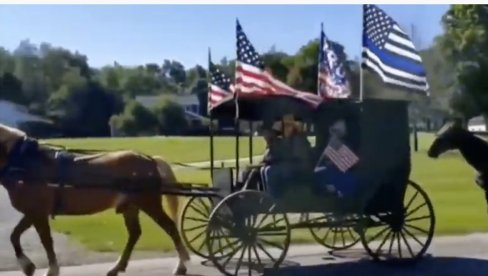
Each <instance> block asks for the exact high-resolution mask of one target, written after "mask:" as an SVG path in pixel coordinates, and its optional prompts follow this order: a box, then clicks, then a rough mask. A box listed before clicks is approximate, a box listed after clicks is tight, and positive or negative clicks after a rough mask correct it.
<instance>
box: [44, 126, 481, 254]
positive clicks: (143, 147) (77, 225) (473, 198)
mask: <svg viewBox="0 0 488 276" xmlns="http://www.w3.org/2000/svg"><path fill="white" fill-rule="evenodd" d="M419 138H420V140H419V141H420V144H419V145H420V150H419V152H416V153H412V164H413V171H412V175H411V179H412V180H414V181H415V182H417V183H419V184H420V185H421V186H422V187H423V188H424V189H425V190H426V191H427V193H428V194H429V197H430V198H431V200H432V202H433V204H434V208H435V212H436V217H437V224H436V234H437V235H440V234H462V233H470V232H482V231H487V230H488V220H487V213H486V204H485V202H484V195H483V193H482V192H481V190H480V189H479V188H478V187H477V186H476V185H475V184H474V181H473V180H474V175H475V174H474V171H473V170H472V169H471V168H470V167H469V166H468V165H467V164H465V163H464V160H462V158H461V157H460V155H459V154H458V153H448V154H446V155H445V156H443V157H441V158H440V159H438V160H432V159H429V158H428V157H427V156H426V150H427V148H428V147H429V145H430V144H431V142H432V139H433V137H432V135H428V134H421V135H420V137H419ZM48 142H49V143H60V144H64V145H67V146H69V147H75V148H96V149H99V148H100V149H126V148H127V149H134V150H140V151H142V152H145V153H151V154H157V155H161V156H164V157H165V158H167V159H168V160H170V161H177V162H190V161H202V160H208V139H207V138H117V139H73V140H49V141H48ZM241 142H242V145H241V148H240V150H241V156H247V152H248V149H247V145H248V144H247V142H248V139H247V138H242V139H241ZM215 144H216V158H217V159H220V158H224V159H225V158H233V156H234V147H235V144H234V139H233V138H223V137H219V138H216V143H215ZM255 145H257V146H255V150H254V154H260V153H261V152H262V149H263V146H264V145H263V143H262V141H261V140H260V138H258V139H257V140H256V142H255ZM177 174H178V179H179V180H180V181H184V182H197V183H208V182H209V175H208V172H205V171H195V170H184V171H177ZM183 203H184V200H182V203H181V205H183ZM141 223H142V229H143V234H142V237H141V239H140V241H139V243H138V245H137V249H138V250H164V251H169V250H172V249H173V246H172V244H171V242H170V241H169V239H168V237H167V236H166V234H164V233H163V232H161V231H160V230H159V228H157V227H156V226H155V225H154V223H152V222H151V221H149V219H148V218H147V217H146V216H145V215H142V217H141ZM53 228H54V230H56V231H58V232H62V233H67V234H69V235H70V236H71V237H72V238H74V239H75V240H78V241H80V242H81V243H82V244H84V245H85V246H87V247H88V248H90V249H92V250H97V251H114V250H115V251H119V250H121V249H122V248H123V246H124V244H125V241H126V237H127V234H126V231H125V227H124V225H123V220H122V218H121V217H119V216H116V215H115V214H114V212H113V210H112V211H107V212H104V213H101V214H97V215H92V216H82V217H58V218H57V219H56V220H55V221H53ZM292 236H293V239H294V240H295V241H300V242H303V241H310V240H311V236H310V235H309V234H308V233H307V231H306V230H303V231H302V230H300V231H296V232H293V234H292Z"/></svg>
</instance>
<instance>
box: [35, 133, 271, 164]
mask: <svg viewBox="0 0 488 276" xmlns="http://www.w3.org/2000/svg"><path fill="white" fill-rule="evenodd" d="M239 139H240V141H239V156H241V157H247V156H249V138H248V137H240V138H239ZM253 141H254V142H253V155H256V154H261V153H262V152H263V150H264V141H263V139H262V138H261V137H255V138H254V139H253ZM44 142H46V143H49V144H55V145H64V146H66V147H68V148H72V149H80V148H81V149H102V150H120V149H133V150H136V151H140V152H143V153H146V154H151V155H159V156H162V157H164V158H165V159H167V160H170V161H172V162H198V161H207V160H209V159H210V151H209V138H207V137H141V138H86V139H51V140H45V141H44ZM214 144H215V149H214V154H215V155H214V157H215V159H216V160H219V159H229V158H234V152H235V145H236V143H235V138H233V137H215V138H214Z"/></svg>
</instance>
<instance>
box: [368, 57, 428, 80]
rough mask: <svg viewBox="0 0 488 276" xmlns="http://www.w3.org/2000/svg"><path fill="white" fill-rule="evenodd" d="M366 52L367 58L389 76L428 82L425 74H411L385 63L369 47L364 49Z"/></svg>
mask: <svg viewBox="0 0 488 276" xmlns="http://www.w3.org/2000/svg"><path fill="white" fill-rule="evenodd" d="M364 53H365V54H366V60H369V61H371V62H372V63H374V64H375V65H376V66H378V67H379V68H381V70H382V71H383V72H385V73H386V74H387V76H388V77H391V78H398V79H400V80H402V81H404V82H408V83H412V84H416V85H423V84H425V83H426V82H427V78H426V77H424V76H418V75H415V74H411V73H409V72H405V71H402V70H399V69H397V68H394V67H391V66H389V65H387V64H384V63H383V62H382V61H381V59H379V58H378V57H377V56H376V55H375V53H373V52H371V51H370V50H369V49H364Z"/></svg>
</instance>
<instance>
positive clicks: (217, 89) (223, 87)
mask: <svg viewBox="0 0 488 276" xmlns="http://www.w3.org/2000/svg"><path fill="white" fill-rule="evenodd" d="M208 67H209V68H208V70H209V72H210V83H209V90H208V110H209V111H210V110H212V108H214V107H216V106H217V105H219V104H221V103H222V102H225V101H226V100H229V99H232V98H233V90H234V85H233V84H232V80H231V79H230V77H229V76H227V75H226V74H225V73H224V72H222V71H221V70H220V69H219V68H218V67H217V66H215V64H213V62H212V61H210V60H209V66H208Z"/></svg>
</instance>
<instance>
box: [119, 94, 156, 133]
mask: <svg viewBox="0 0 488 276" xmlns="http://www.w3.org/2000/svg"><path fill="white" fill-rule="evenodd" d="M110 125H111V126H112V128H114V129H115V130H116V131H121V132H122V133H123V134H125V135H129V136H139V135H154V134H156V133H157V128H158V120H157V118H156V117H155V116H154V114H153V113H152V112H151V111H150V110H149V109H147V108H145V107H144V106H142V105H141V104H139V103H138V102H136V101H130V102H128V103H127V104H126V106H125V108H124V112H123V113H122V114H118V115H114V116H112V118H110Z"/></svg>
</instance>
